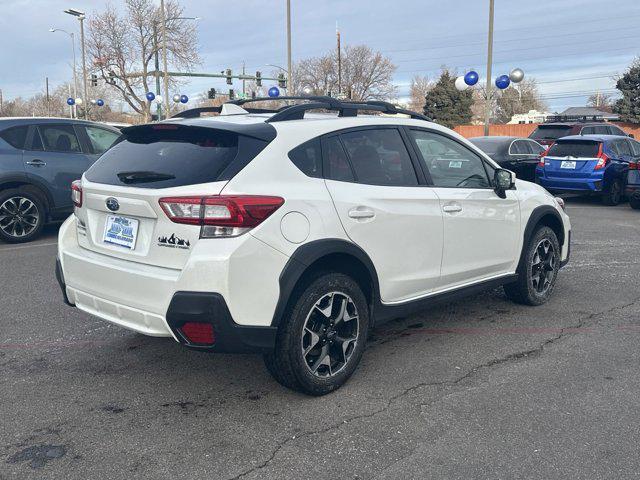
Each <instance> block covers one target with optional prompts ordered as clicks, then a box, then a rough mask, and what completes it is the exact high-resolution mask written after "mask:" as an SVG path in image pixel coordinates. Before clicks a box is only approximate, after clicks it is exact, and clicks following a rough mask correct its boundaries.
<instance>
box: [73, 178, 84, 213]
mask: <svg viewBox="0 0 640 480" xmlns="http://www.w3.org/2000/svg"><path fill="white" fill-rule="evenodd" d="M71 200H72V201H73V204H74V205H75V206H76V207H78V208H80V207H82V182H81V181H80V180H74V181H73V182H71Z"/></svg>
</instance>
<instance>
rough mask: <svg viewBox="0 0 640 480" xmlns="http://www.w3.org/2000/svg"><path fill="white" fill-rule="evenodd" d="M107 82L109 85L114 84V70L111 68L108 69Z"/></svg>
mask: <svg viewBox="0 0 640 480" xmlns="http://www.w3.org/2000/svg"><path fill="white" fill-rule="evenodd" d="M107 83H109V84H111V85H115V84H116V72H114V71H113V70H109V79H108V80H107Z"/></svg>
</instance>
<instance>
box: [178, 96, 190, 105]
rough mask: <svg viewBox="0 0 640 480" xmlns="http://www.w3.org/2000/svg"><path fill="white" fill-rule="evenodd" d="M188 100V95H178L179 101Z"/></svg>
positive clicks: (185, 101) (184, 101)
mask: <svg viewBox="0 0 640 480" xmlns="http://www.w3.org/2000/svg"><path fill="white" fill-rule="evenodd" d="M188 101H189V97H187V96H186V95H180V103H187V102H188Z"/></svg>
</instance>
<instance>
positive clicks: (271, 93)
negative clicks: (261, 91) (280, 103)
mask: <svg viewBox="0 0 640 480" xmlns="http://www.w3.org/2000/svg"><path fill="white" fill-rule="evenodd" d="M267 93H268V95H269V96H270V97H272V98H274V97H279V96H280V89H279V88H278V87H271V88H270V89H269V91H268V92H267Z"/></svg>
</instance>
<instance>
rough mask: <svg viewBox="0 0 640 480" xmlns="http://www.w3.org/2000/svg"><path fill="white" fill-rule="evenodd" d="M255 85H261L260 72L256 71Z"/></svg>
mask: <svg viewBox="0 0 640 480" xmlns="http://www.w3.org/2000/svg"><path fill="white" fill-rule="evenodd" d="M256 86H257V87H261V86H262V72H256Z"/></svg>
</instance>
